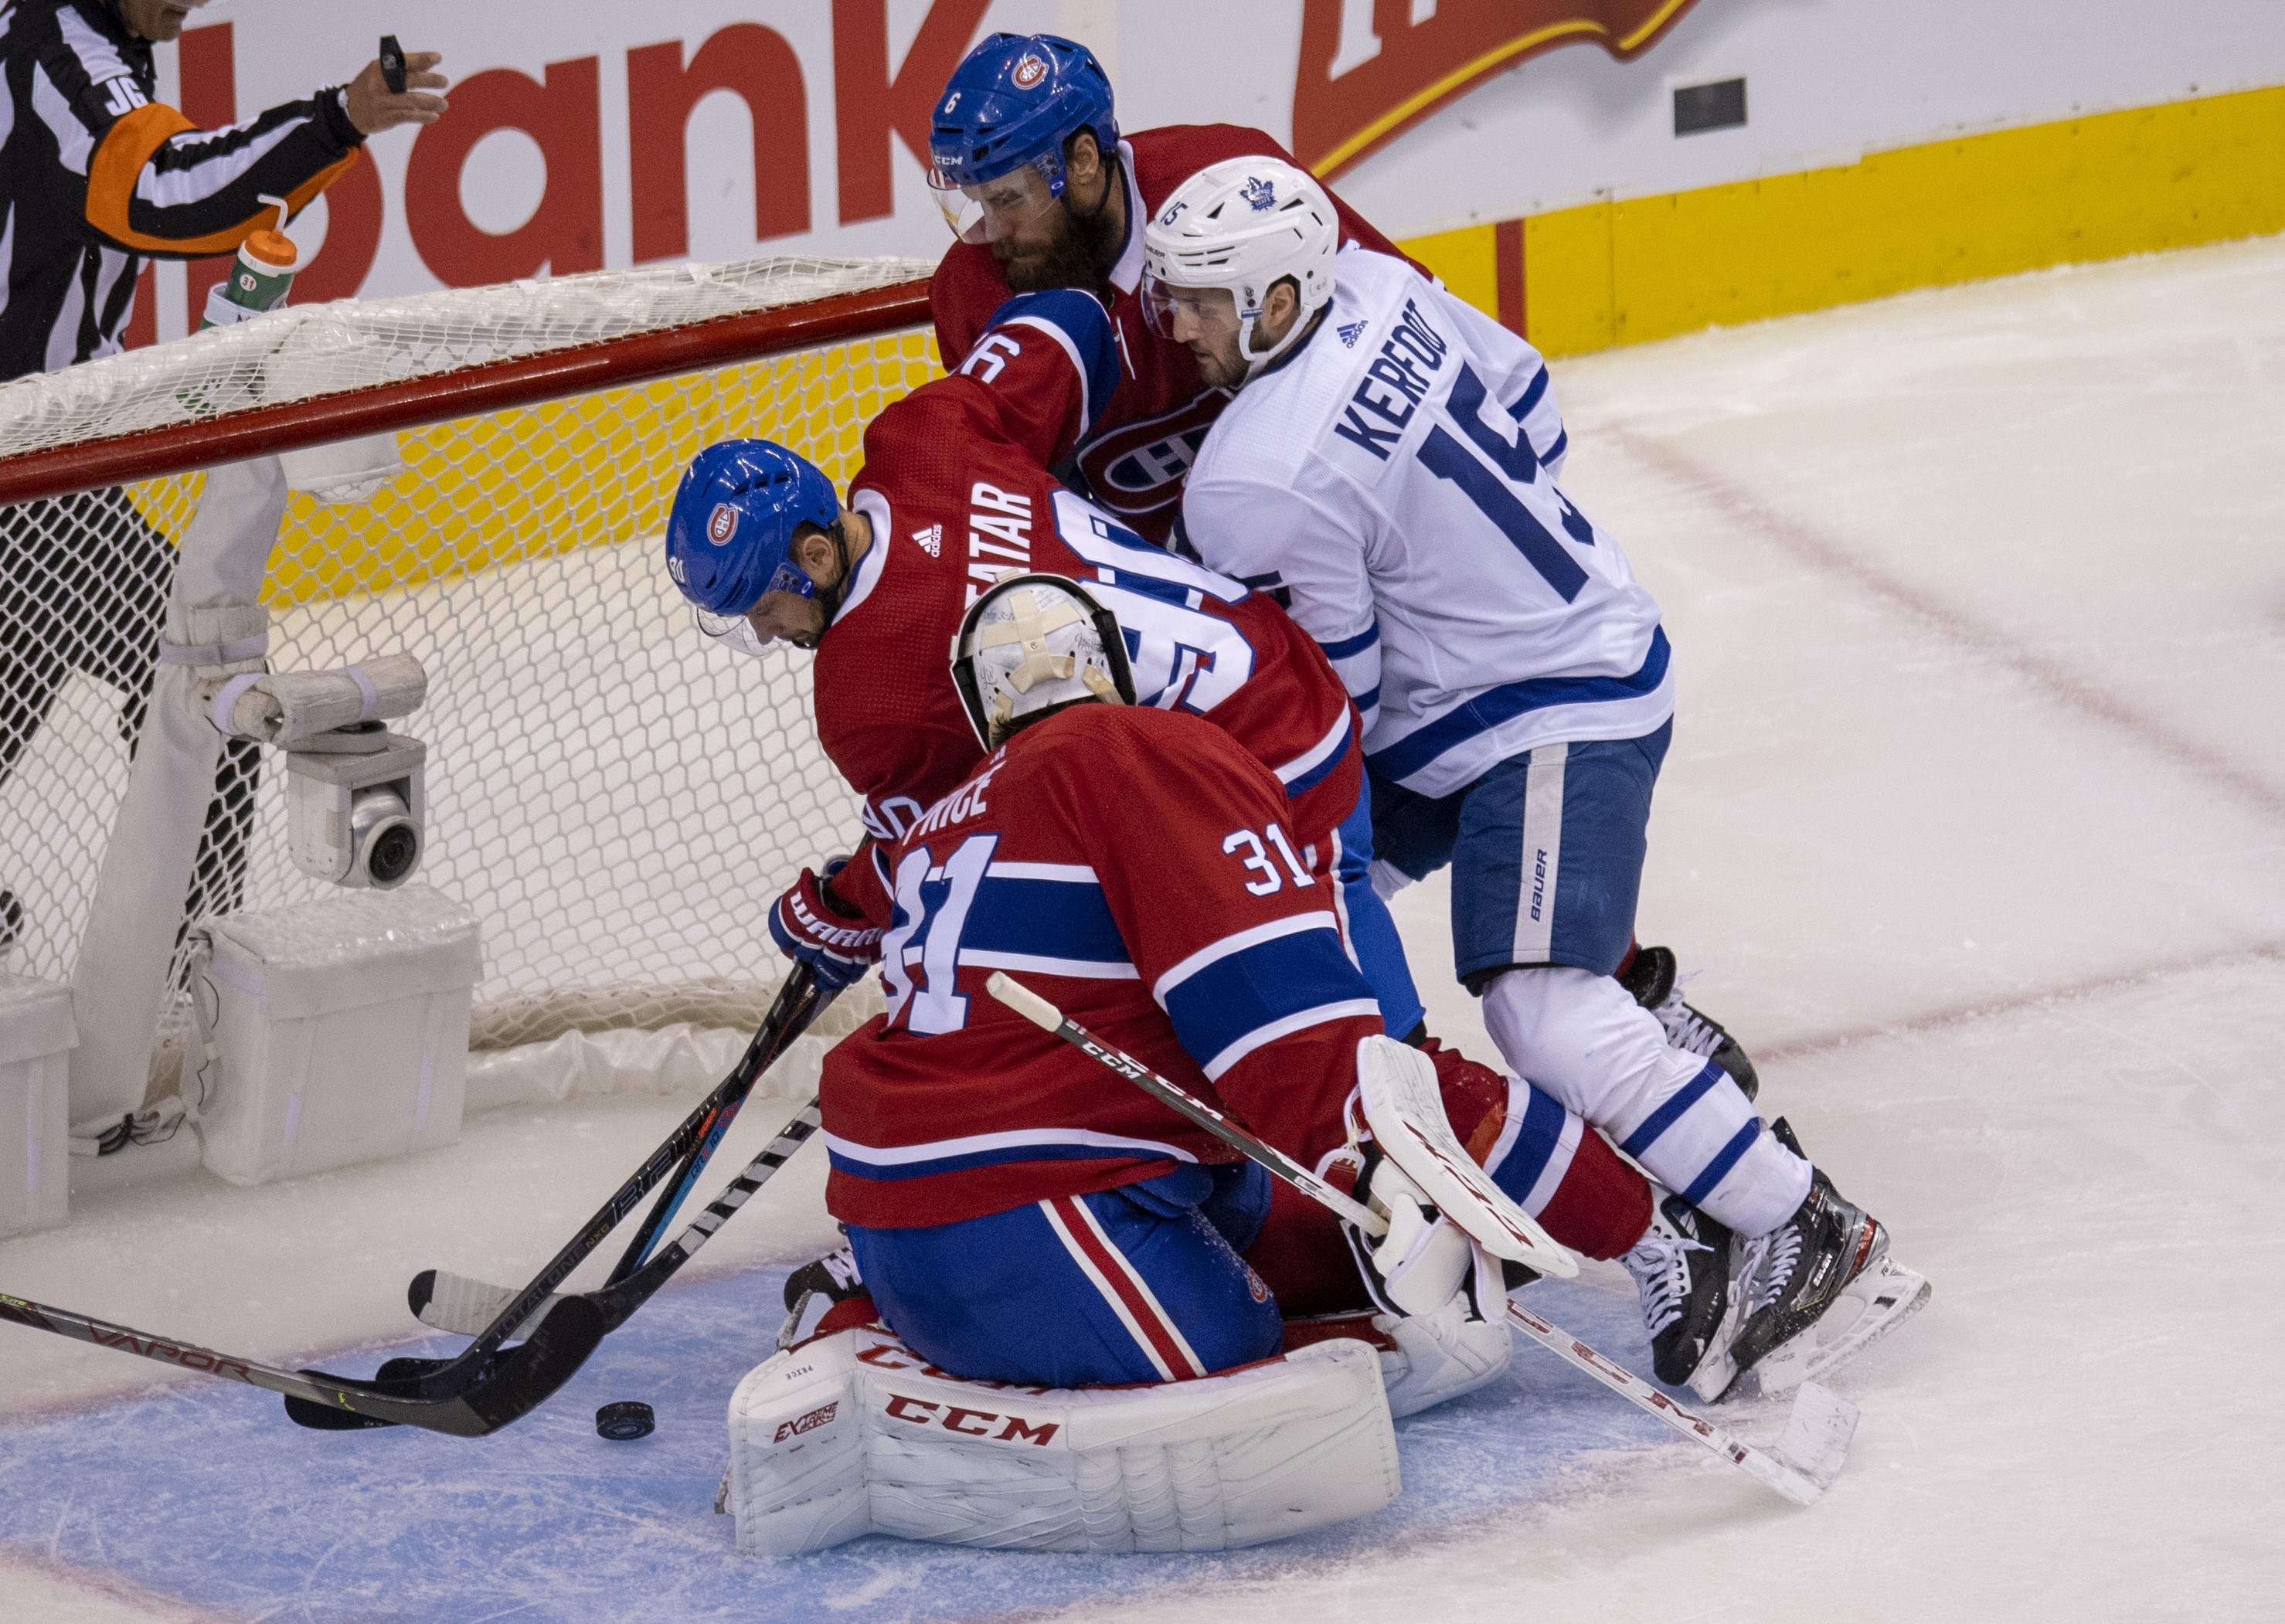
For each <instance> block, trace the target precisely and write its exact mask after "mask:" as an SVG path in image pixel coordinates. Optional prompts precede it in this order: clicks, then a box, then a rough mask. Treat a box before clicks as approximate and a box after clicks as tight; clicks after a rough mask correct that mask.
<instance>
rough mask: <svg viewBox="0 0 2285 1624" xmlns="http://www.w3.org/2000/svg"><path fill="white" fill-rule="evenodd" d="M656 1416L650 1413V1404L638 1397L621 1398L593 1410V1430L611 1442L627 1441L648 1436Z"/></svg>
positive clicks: (656, 1422)
mask: <svg viewBox="0 0 2285 1624" xmlns="http://www.w3.org/2000/svg"><path fill="white" fill-rule="evenodd" d="M657 1424H658V1417H657V1416H654V1415H652V1414H651V1410H650V1406H649V1405H648V1404H646V1403H644V1402H643V1401H642V1400H640V1399H622V1400H619V1401H618V1402H617V1403H616V1404H606V1405H604V1406H603V1408H601V1409H599V1410H597V1411H596V1412H595V1431H596V1432H598V1433H600V1434H601V1436H603V1437H605V1438H608V1439H609V1440H611V1441H612V1442H613V1443H619V1444H624V1443H628V1442H631V1441H632V1440H635V1439H638V1438H648V1437H649V1436H650V1432H651V1429H652V1428H653V1427H655V1426H656V1425H657Z"/></svg>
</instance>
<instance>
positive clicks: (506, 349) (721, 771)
mask: <svg viewBox="0 0 2285 1624" xmlns="http://www.w3.org/2000/svg"><path fill="white" fill-rule="evenodd" d="M929 269H930V267H929V266H928V265H927V264H926V263H923V262H915V261H828V260H817V259H788V258H779V259H767V260H758V261H753V262H750V263H738V264H728V265H715V266H686V267H680V268H676V269H673V270H658V271H627V272H603V273H599V274H596V275H593V276H581V277H569V278H563V279H556V280H552V281H547V282H542V283H518V284H514V285H512V286H499V287H488V288H476V289H467V290H459V291H452V292H446V293H440V294H429V295H421V296H417V297H409V298H402V299H394V300H380V301H372V302H340V303H336V304H327V305H315V306H296V307H291V308H288V309H287V310H280V311H277V312H274V313H272V314H271V315H269V316H265V317H262V318H256V319H255V320H252V321H248V322H247V323H244V324H242V325H240V326H236V327H231V328H224V329H217V330H215V331H212V332H208V333H201V334H199V335H197V336H195V337H193V338H192V339H189V340H187V341H183V342H181V343H177V344H169V345H163V346H160V347H158V348H155V349H145V350H139V351H135V352H131V353H129V354H126V355H122V356H117V357H110V358H107V359H106V360H103V361H100V362H96V363H93V364H90V365H84V366H77V367H73V368H71V369H69V370H68V371H66V372H63V373H51V374H48V375H45V376H40V377H32V378H26V379H22V380H19V381H16V382H13V383H10V384H8V385H5V386H4V387H0V502H4V503H6V504H8V505H7V506H0V565H4V567H0V592H4V597H0V773H4V780H0V891H4V892H6V893H8V894H9V895H10V896H11V897H12V899H13V907H12V918H13V919H14V921H15V930H14V935H15V938H16V939H15V943H14V945H13V947H12V950H11V951H10V952H9V953H8V954H7V955H6V957H5V959H4V961H0V963H4V966H5V968H7V969H11V970H14V971H17V972H19V973H23V974H29V975H35V976H40V977H47V978H50V979H53V980H67V979H69V978H70V977H71V975H72V971H73V968H74V959H75V953H76V952H77V948H78V944H79V941H80V937H81V934H82V927H83V925H84V922H85V921H86V919H87V916H88V912H89V908H90V901H91V898H92V896H93V893H94V890H95V885H96V880H97V874H98V867H99V866H100V864H101V862H102V859H103V854H104V850H105V846H106V841H107V840H108V839H109V838H110V836H111V832H112V830H113V828H114V823H115V820H116V819H117V816H118V813H119V809H120V805H121V802H122V796H123V794H124V792H125V789H126V786H127V781H128V773H129V766H130V739H131V738H132V737H133V736H134V734H136V731H137V728H138V727H139V726H140V724H141V710H142V703H143V694H145V692H146V691H147V689H148V687H149V684H150V680H151V672H152V670H153V660H154V657H155V655H156V652H157V643H158V637H159V632H160V622H161V611H162V609H163V606H164V603H165V599H166V593H167V576H168V574H169V569H170V567H171V566H170V553H169V550H170V549H171V548H172V547H173V546H174V545H176V543H177V540H178V539H179V537H181V535H182V533H183V531H184V529H185V525H186V524H187V523H188V522H189V520H190V518H191V516H192V514H193V513H194V512H195V511H196V509H197V507H198V504H199V501H200V493H201V490H202V489H203V487H204V484H205V476H204V474H203V472H202V470H204V469H206V468H210V467H216V466H218V465H220V464H222V463H225V462H230V461H234V460H238V459H244V458H247V457H249V456H253V455H256V454H260V453H264V452H271V451H284V450H290V449H294V448H304V449H306V448H311V447H322V446H326V445H327V444H333V445H336V446H340V445H342V444H343V443H352V442H365V447H364V449H365V450H366V451H371V450H372V447H373V444H374V443H377V444H378V445H379V446H380V448H381V450H380V455H381V457H383V458H385V457H386V455H387V447H388V443H387V441H386V440H381V441H379V442H373V438H372V437H373V436H376V435H390V434H393V435H395V438H396V449H397V455H398V457H399V458H401V459H402V463H403V465H404V467H403V470H402V471H401V472H399V473H397V474H396V475H394V476H393V477H389V478H388V479H387V480H386V482H383V483H381V485H380V487H379V489H377V490H373V491H372V492H371V494H370V495H369V496H367V497H365V498H364V499H358V500H349V501H346V502H338V503H337V502H329V501H326V500H323V499H320V498H319V497H318V495H313V494H308V493H297V494H296V495H294V497H293V498H292V501H291V505H290V506H289V507H288V509H287V514H286V518H285V521H284V524H283V527H282V530H281V533H280V535H279V542H278V545H277V548H276V551H275V552H274V553H273V554H272V556H271V566H270V570H269V574H268V577H267V581H266V584H265V585H264V588H263V602H264V604H265V605H266V607H267V608H269V609H270V611H271V620H272V628H271V644H270V651H269V663H270V666H271V669H272V670H277V671H287V670H324V669H331V668H334V667H340V666H344V665H347V664H349V663H354V662H357V661H359V660H363V659H367V658H371V657H373V656H376V655H385V654H396V653H404V654H411V655H414V656H416V657H417V658H418V659H419V660H420V663H422V665H423V666H424V667H425V668H426V669H427V671H428V675H429V681H430V686H429V690H428V702H427V703H426V704H425V705H424V706H423V707H422V708H421V709H420V710H418V711H416V712H415V713H414V714H413V715H412V717H410V718H406V720H405V721H404V722H403V723H399V724H397V725H396V726H398V727H399V728H400V729H401V730H402V731H404V732H407V733H409V734H412V735H414V736H416V737H418V738H420V739H421V740H423V741H426V742H427V744H428V752H429V754H428V818H427V849H426V853H425V856H424V857H423V859H422V863H421V868H420V874H419V875H417V876H416V877H417V879H418V880H419V881H420V883H427V884H428V885H431V886H433V887H435V888H436V890H440V891H442V892H444V893H445V894H446V895H448V896H450V897H452V898H455V899H457V900H458V901H459V902H461V903H463V904H465V905H466V906H467V907H468V908H469V909H470V910H472V911H473V912H474V913H475V915H476V917H477V920H478V922H479V923H480V925H481V928H482V931H483V949H484V972H483V980H482V982H481V983H480V984H479V985H478V987H477V990H476V1013H475V1031H474V1042H475V1046H476V1047H480V1048H481V1047H506V1046H511V1045H516V1044H522V1043H528V1042H533V1041H537V1040H544V1039H548V1038H551V1037H554V1036H556V1035H558V1034H560V1033H561V1032H567V1031H571V1030H575V1029H577V1030H587V1031H594V1030H599V1029H602V1028H611V1027H645V1028H656V1027H660V1026H663V1025H666V1024H671V1023H676V1022H691V1023H694V1024H700V1025H712V1026H721V1025H743V1026H750V1025H751V1024H753V1023H754V1021H755V1020H756V1019H757V1018H758V1015H759V1012H760V1010H761V1009H762V1008H765V1007H766V998H767V994H768V992H770V990H771V988H772V986H773V984H774V983H775V981H776V980H777V979H778V977H779V974H780V971H781V966H782V961H781V959H780V958H779V956H778V954H777V953H776V951H775V949H774V948H773V946H772V945H771V943H770V941H769V938H768V934H767V930H766V925H765V918H766V913H767V909H768V906H769V904H770V902H771V901H772V900H773V898H774V897H775V896H776V894H777V892H778V890H780V889H781V887H782V886H783V885H784V884H785V883H787V882H788V880H789V878H790V877H791V875H792V874H793V872H794V870H795V869H796V868H797V867H798V866H799V865H801V864H804V863H815V862H817V861H819V860H820V859H823V858H825V857H827V856H829V855H831V854H832V853H834V852H835V851H844V850H846V849H848V848H849V847H850V846H851V845H852V843H854V841H855V840H856V838H857V836H858V835H859V833H860V829H859V825H858V822H857V819H856V815H855V812H856V804H855V800H854V797H853V796H850V795H849V794H848V793H847V792H846V790H845V788H844V786H843V785H842V784H841V782H840V781H839V780H838V778H837V776H836V774H835V773H834V772H833V770H832V768H831V767H830V765H828V763H827V762H826V761H825V759H824V757H823V756H822V754H821V751H820V749H819V748H818V745H817V740H816V734H815V732H814V729H813V726H812V723H811V720H810V706H809V659H808V656H807V655H803V654H800V653H798V652H796V651H793V650H790V649H786V648H783V647H780V648H778V649H776V650H773V653H772V655H771V657H770V658H768V659H767V660H766V661H763V662H760V663H757V662H755V661H752V660H750V659H747V658H744V657H742V656H740V655H736V654H734V653H732V652H730V651H728V650H726V649H723V648H718V647H714V646H712V645H711V644H710V643H709V642H708V640H707V639H705V638H704V637H703V636H702V635H700V634H699V633H698V632H696V630H695V626H694V624H693V621H692V617H691V616H690V614H689V613H688V611H687V606H686V605H685V604H684V603H683V601H682V600H681V599H680V598H679V596H678V595H677V593H676V592H675V591H674V589H673V586H672V584H671V583H670V582H669V580H668V579H667V577H666V573H665V570H664V567H663V561H662V554H661V547H660V544H659V540H658V537H659V536H660V534H661V533H662V531H663V530H664V524H665V520H666V514H667V509H668V506H669V504H670V502H671V499H672V497H673V492H674V489H675V484H676V482H677V480H678V479H679V476H680V475H681V472H682V469H683V467H685V466H686V465H687V462H688V461H689V459H691V458H692V457H693V456H694V455H695V454H696V452H697V451H699V450H700V449H701V448H702V447H703V446H704V445H705V444H707V443H710V442H711V441H712V440H715V439H718V438H720V437H722V436H725V435H764V436H767V437H769V438H772V439H776V440H780V441H782V442H784V443H788V444H790V445H791V446H793V447H795V448H796V449H797V450H798V451H801V452H803V453H804V454H805V455H806V456H808V457H809V458H811V459H813V460H814V461H816V462H817V463H818V464H819V465H820V466H821V467H823V468H824V469H825V470H826V472H827V473H828V475H831V476H832V477H833V478H834V479H835V480H836V482H839V481H842V480H844V479H845V478H846V477H847V476H848V475H849V474H850V473H852V471H853V467H854V462H855V459H856V456H857V453H858V450H859V445H860V438H861V435H862V433H863V429H864V426H865V424H866V423H867V422H868V420H870V418H871V417H872V416H873V415H874V414H875V413H876V412H878V411H879V410H880V409H881V408H882V407H883V405H884V404H887V403H889V402H890V401H891V400H893V399H895V398H896V397H898V396H900V395H902V394H903V393H905V392H906V391H907V390H908V389H910V388H913V387H915V385H917V384H919V383H921V382H922V381H925V380H926V379H927V378H929V377H930V376H931V375H933V374H934V373H935V372H936V371H937V365H936V357H935V355H934V348H933V344H932V342H931V341H930V339H929V338H928V336H927V335H926V334H925V333H923V331H921V330H920V326H919V324H920V323H921V322H922V321H923V320H924V317H925V290H924V286H923V285H922V283H921V281H920V280H919V279H923V278H924V277H925V276H926V275H927V273H928V271H929ZM351 449H352V450H355V449H357V448H356V447H355V446H352V448H351ZM349 460H350V461H355V460H356V459H355V458H354V457H352V458H350V459H349ZM288 467H289V471H290V470H291V469H292V468H293V467H294V463H293V461H292V460H291V459H289V462H288ZM327 494H330V495H333V496H336V497H338V496H341V495H342V494H344V493H343V492H342V491H340V490H334V491H332V492H329V493H327ZM284 777H285V773H284V768H283V763H282V760H280V759H279V758H278V757H275V756H274V755H271V756H270V757H268V758H267V759H265V758H264V756H263V752H262V751H260V750H258V749H257V748H256V747H255V746H252V745H250V744H234V745H232V746H231V747H230V748H229V749H227V750H226V751H225V753H224V757H223V762H222V765H221V767H220V768H219V770H218V773H217V782H216V794H215V799H214V804H213V805H212V806H211V807H210V808H209V809H208V814H207V818H206V826H205V829H204V832H203V834H202V836H201V842H200V854H199V859H198V872H197V874H196V875H195V877H194V878H193V880H192V884H191V887H190V892H189V895H188V897H187V898H185V906H184V910H183V914H182V915H181V917H182V919H183V920H184V921H185V922H196V921H197V920H199V919H200V918H203V917H205V916H207V915H208V914H216V913H226V912H232V911H235V910H239V909H246V908H260V907H269V906H278V905H280V904H286V903H291V902H296V901H301V900H306V899H313V898H318V897H319V896H322V895H325V894H326V893H327V892H328V890H330V888H329V887H328V886H327V885H326V883H324V882H322V881H318V880H314V879H311V878H309V877H307V876H306V875H303V874H302V873H301V871H300V870H298V869H297V868H295V867H294V865H293V863H292V862H291V861H290V859H288V857H287V829H286V812H285V807H284V804H283V793H282V784H283V780H284ZM6 906H7V905H6V904H4V903H0V907H6ZM182 956H183V948H182V946H181V945H180V942H179V938H178V942H177V950H176V963H175V966H174V969H173V972H172V975H171V976H170V979H169V987H170V989H171V990H172V991H171V992H170V996H169V1000H168V1013H167V1014H166V1015H164V1016H162V1017H161V1019H162V1023H163V1022H167V1021H174V1022H177V1023H179V1021H180V1020H181V1016H182V1008H181V996H182V995H181V992H180V985H181V980H182Z"/></svg>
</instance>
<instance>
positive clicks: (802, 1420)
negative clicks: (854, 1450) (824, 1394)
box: [770, 1399, 841, 1444]
mask: <svg viewBox="0 0 2285 1624" xmlns="http://www.w3.org/2000/svg"><path fill="white" fill-rule="evenodd" d="M840 1408H841V1400H838V1399H836V1400H833V1402H832V1403H830V1404H821V1405H820V1406H819V1407H818V1408H815V1409H813V1410H812V1411H810V1412H809V1414H807V1415H806V1416H795V1417H794V1418H793V1419H792V1420H790V1421H788V1422H785V1423H783V1424H781V1425H780V1426H779V1428H778V1430H777V1435H776V1436H775V1437H773V1438H772V1439H771V1440H770V1441H771V1442H772V1443H773V1444H781V1443H783V1442H785V1440H787V1439H789V1438H798V1437H800V1436H801V1435H802V1434H803V1433H804V1432H815V1431H816V1430H817V1429H818V1428H819V1427H821V1426H823V1425H824V1424H826V1423H827V1422H828V1421H830V1420H832V1419H833V1417H834V1415H835V1413H836V1411H838V1410H839V1409H840Z"/></svg>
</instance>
